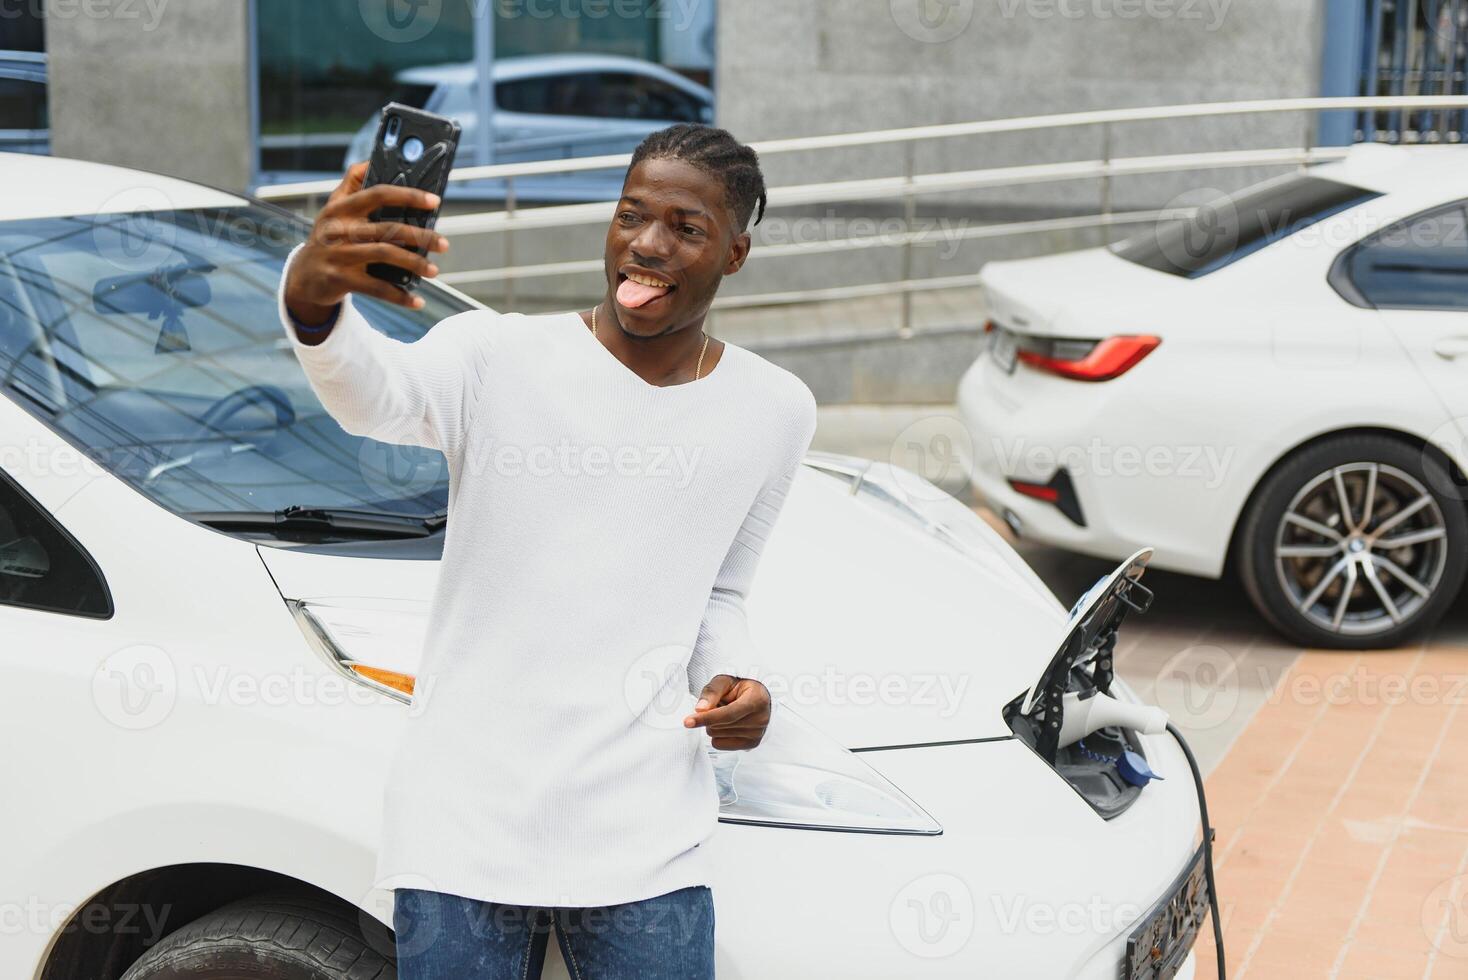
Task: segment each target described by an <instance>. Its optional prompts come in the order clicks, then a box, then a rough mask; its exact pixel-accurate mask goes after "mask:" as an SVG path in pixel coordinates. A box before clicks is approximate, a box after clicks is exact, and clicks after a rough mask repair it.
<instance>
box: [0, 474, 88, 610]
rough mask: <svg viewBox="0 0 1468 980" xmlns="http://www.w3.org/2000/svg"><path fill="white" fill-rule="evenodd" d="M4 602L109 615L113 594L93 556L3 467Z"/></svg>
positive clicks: (0, 592) (0, 582) (0, 573)
mask: <svg viewBox="0 0 1468 980" xmlns="http://www.w3.org/2000/svg"><path fill="white" fill-rule="evenodd" d="M0 604H3V605H7V606H23V607H25V608H27V609H41V610H45V611H46V612H56V613H67V614H69V615H72V616H91V617H97V618H101V619H106V618H107V617H109V616H111V615H112V597H111V596H110V595H109V594H108V592H107V585H106V583H105V582H103V580H102V573H101V571H100V570H99V569H98V568H97V565H96V562H94V561H93V560H92V557H91V556H90V555H88V554H87V553H86V551H85V550H83V549H82V547H81V545H79V544H77V542H76V541H75V539H73V538H72V537H71V535H69V534H67V533H66V531H65V530H63V529H62V527H61V526H60V525H59V524H57V523H56V521H55V520H53V519H52V517H51V515H50V514H48V513H46V512H45V511H44V510H42V509H41V506H40V504H38V503H36V502H35V501H34V500H32V499H31V497H30V496H29V495H28V494H27V493H26V492H25V491H24V490H22V489H21V488H20V487H19V486H18V485H17V484H16V483H15V482H13V481H12V480H11V478H10V477H9V476H8V475H7V474H5V473H3V472H0Z"/></svg>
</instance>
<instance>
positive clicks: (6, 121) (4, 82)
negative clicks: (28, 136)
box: [0, 78, 50, 129]
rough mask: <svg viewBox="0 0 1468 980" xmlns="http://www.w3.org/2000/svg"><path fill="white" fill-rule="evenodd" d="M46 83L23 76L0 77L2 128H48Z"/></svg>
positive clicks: (0, 121)
mask: <svg viewBox="0 0 1468 980" xmlns="http://www.w3.org/2000/svg"><path fill="white" fill-rule="evenodd" d="M49 127H50V124H49V123H48V122H47V121H46V85H45V83H44V82H32V81H28V80H26V79H22V78H0V129H48V128H49Z"/></svg>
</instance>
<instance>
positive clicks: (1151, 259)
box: [1111, 174, 1380, 279]
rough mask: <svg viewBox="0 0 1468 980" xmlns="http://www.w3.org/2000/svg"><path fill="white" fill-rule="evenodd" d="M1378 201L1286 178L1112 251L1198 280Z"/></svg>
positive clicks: (1363, 193) (1350, 189)
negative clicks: (1340, 213) (1320, 224)
mask: <svg viewBox="0 0 1468 980" xmlns="http://www.w3.org/2000/svg"><path fill="white" fill-rule="evenodd" d="M1378 196H1380V195H1378V194H1377V193H1375V192H1374V191H1368V190H1365V189H1363V188H1360V187H1355V186H1353V185H1351V184H1344V183H1341V182H1340V181H1335V180H1326V179H1324V178H1321V177H1305V176H1299V175H1295V174H1286V175H1284V176H1282V177H1277V178H1274V179H1272V180H1267V181H1265V182H1264V183H1262V184H1256V185H1254V186H1253V187H1250V188H1247V189H1246V190H1243V191H1241V192H1239V193H1237V194H1233V195H1229V196H1225V197H1221V198H1218V199H1217V200H1214V201H1210V202H1208V203H1207V204H1204V205H1202V206H1200V207H1199V208H1197V209H1196V210H1194V211H1192V212H1191V213H1190V214H1188V215H1186V216H1184V217H1178V218H1170V219H1166V220H1162V221H1159V222H1157V223H1156V224H1155V225H1154V226H1152V227H1150V228H1148V229H1147V230H1146V231H1144V232H1142V233H1141V234H1138V235H1134V236H1132V237H1130V238H1127V239H1124V240H1122V241H1120V242H1117V243H1115V244H1114V245H1112V246H1111V250H1112V251H1113V252H1115V253H1116V254H1117V255H1119V256H1121V257H1122V258H1124V259H1126V260H1128V261H1130V262H1135V263H1137V264H1138V265H1144V266H1146V267H1147V268H1149V269H1156V270H1157V271H1158V272H1166V273H1168V274H1169V275H1174V276H1182V277H1184V278H1187V279H1197V278H1198V277H1200V276H1206V275H1208V274H1209V273H1210V272H1217V271H1218V270H1219V269H1222V268H1224V267H1225V266H1228V265H1231V264H1233V263H1234V262H1237V261H1238V260H1239V259H1241V258H1243V257H1244V256H1246V255H1249V254H1251V253H1253V252H1257V251H1258V250H1259V249H1261V248H1264V247H1265V246H1266V245H1269V244H1271V243H1273V242H1277V241H1280V240H1282V239H1284V238H1288V237H1289V236H1290V235H1293V234H1295V233H1296V232H1297V231H1300V230H1301V229H1302V228H1306V227H1308V226H1310V225H1312V224H1314V223H1315V222H1317V221H1321V220H1323V219H1325V218H1328V217H1330V216H1331V215H1333V214H1336V213H1338V212H1341V211H1344V210H1346V209H1347V208H1353V207H1356V206H1357V205H1358V204H1364V203H1365V202H1366V201H1369V200H1371V199H1372V198H1374V197H1378Z"/></svg>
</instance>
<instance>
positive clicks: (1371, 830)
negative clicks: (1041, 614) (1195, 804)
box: [1019, 543, 1468, 980]
mask: <svg viewBox="0 0 1468 980" xmlns="http://www.w3.org/2000/svg"><path fill="white" fill-rule="evenodd" d="M1019 548H1020V550H1021V552H1022V553H1023V554H1024V555H1025V557H1026V558H1027V559H1028V560H1029V561H1030V563H1031V564H1032V565H1034V566H1035V568H1036V569H1037V570H1039V572H1040V574H1041V575H1042V576H1043V577H1044V578H1045V580H1046V582H1047V583H1048V584H1049V585H1050V586H1051V588H1052V589H1054V590H1055V591H1056V592H1057V594H1058V595H1060V597H1061V598H1062V600H1067V601H1068V600H1069V599H1071V598H1074V597H1075V596H1077V595H1079V594H1080V592H1081V591H1083V590H1084V589H1085V588H1086V587H1087V586H1088V585H1089V584H1090V583H1091V582H1092V581H1094V580H1095V579H1096V577H1097V576H1099V575H1101V574H1103V573H1104V572H1106V571H1108V570H1109V567H1110V563H1108V562H1101V561H1096V560H1093V559H1089V558H1081V557H1077V556H1074V555H1068V554H1065V553H1063V552H1059V551H1056V550H1055V549H1051V548H1045V547H1043V546H1038V545H1028V544H1023V543H1020V544H1019ZM1147 583H1148V584H1149V585H1150V586H1151V587H1152V588H1153V589H1154V590H1155V591H1156V594H1157V597H1156V600H1155V602H1154V605H1153V607H1152V610H1151V611H1150V612H1148V613H1147V614H1146V615H1145V616H1136V617H1133V618H1132V619H1131V620H1129V621H1128V624H1127V626H1126V627H1124V628H1123V632H1124V639H1123V640H1122V641H1119V642H1118V645H1117V646H1118V654H1119V655H1118V665H1119V670H1120V672H1121V674H1122V675H1123V676H1124V677H1125V678H1126V679H1127V681H1128V683H1130V684H1131V685H1132V686H1133V688H1134V689H1135V690H1136V691H1137V692H1138V694H1140V695H1141V696H1143V697H1145V698H1148V699H1150V700H1154V701H1155V702H1156V703H1158V704H1161V705H1163V706H1164V707H1166V708H1167V709H1168V711H1169V713H1170V714H1171V715H1172V716H1173V719H1174V721H1176V722H1177V723H1178V724H1179V727H1181V728H1182V729H1183V730H1184V731H1185V732H1186V733H1187V734H1188V736H1189V741H1190V742H1191V743H1192V744H1193V746H1194V749H1195V751H1196V753H1197V755H1198V757H1199V762H1200V764H1201V765H1203V766H1204V767H1205V770H1206V771H1207V773H1208V777H1207V783H1208V801H1209V807H1210V809H1211V813H1210V816H1211V818H1212V820H1213V823H1214V825H1215V827H1216V828H1217V830H1218V840H1217V845H1216V846H1217V850H1216V865H1217V873H1218V887H1219V892H1220V897H1221V900H1222V903H1223V906H1222V919H1223V923H1224V952H1225V956H1226V958H1227V960H1228V964H1229V971H1228V972H1229V976H1230V977H1234V978H1238V980H1242V978H1245V977H1250V978H1260V980H1274V978H1277V977H1289V978H1292V980H1305V978H1316V977H1320V978H1341V980H1346V978H1350V980H1357V978H1373V980H1375V978H1382V980H1385V978H1429V977H1430V978H1435V980H1444V978H1456V977H1468V752H1465V751H1464V749H1465V748H1468V712H1465V711H1463V710H1461V708H1462V705H1463V703H1464V702H1465V701H1468V600H1465V601H1460V602H1459V603H1458V605H1457V608H1455V609H1454V610H1453V611H1452V612H1451V613H1450V614H1449V616H1448V617H1447V619H1446V620H1444V622H1443V623H1442V624H1441V625H1440V626H1439V628H1438V629H1437V630H1435V631H1434V633H1433V635H1432V636H1430V637H1428V638H1427V639H1426V642H1423V643H1420V644H1418V645H1416V646H1414V647H1411V648H1408V649H1402V650H1384V651H1370V652H1365V653H1342V652H1336V651H1324V650H1299V649H1297V648H1293V647H1290V646H1289V645H1287V644H1285V643H1283V642H1281V641H1280V640H1279V639H1278V638H1276V637H1275V636H1274V635H1273V634H1272V633H1271V632H1270V631H1269V630H1268V629H1267V628H1266V627H1265V626H1264V625H1263V623H1262V622H1260V621H1259V619H1258V618H1257V617H1256V616H1255V615H1254V613H1253V610H1252V609H1251V608H1250V607H1249V606H1248V604H1247V603H1246V602H1245V601H1244V599H1243V597H1242V595H1241V594H1240V593H1239V590H1238V588H1237V586H1235V585H1234V584H1233V583H1232V582H1227V581H1225V582H1207V581H1202V580H1198V579H1192V578H1189V577H1187V576H1183V575H1171V574H1168V573H1165V572H1150V573H1148V576H1147ZM1199 952H1200V967H1201V968H1200V970H1199V974H1198V976H1199V978H1200V980H1202V978H1206V977H1211V976H1214V975H1215V973H1214V971H1215V967H1214V956H1213V949H1212V942H1211V939H1210V938H1209V937H1205V940H1204V941H1200V943H1199Z"/></svg>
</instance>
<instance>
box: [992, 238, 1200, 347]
mask: <svg viewBox="0 0 1468 980" xmlns="http://www.w3.org/2000/svg"><path fill="white" fill-rule="evenodd" d="M981 280H982V283H983V287H984V297H985V300H986V302H987V304H988V312H989V316H990V317H991V318H992V319H993V320H995V321H996V322H997V323H998V324H999V325H1000V326H1003V327H1008V328H1009V329H1011V330H1016V331H1019V332H1020V333H1026V334H1034V335H1040V336H1052V337H1095V336H1098V333H1097V329H1098V327H1099V328H1101V330H1102V333H1101V334H1099V335H1103V336H1109V335H1111V334H1124V333H1137V332H1139V331H1140V329H1141V325H1140V324H1139V323H1138V317H1139V315H1142V314H1143V310H1142V309H1140V307H1142V306H1143V305H1145V306H1147V307H1153V306H1157V305H1160V304H1162V303H1164V302H1165V301H1166V300H1167V299H1168V298H1169V297H1172V296H1174V295H1175V294H1176V293H1177V292H1178V291H1180V290H1184V289H1187V288H1188V287H1189V286H1193V287H1195V288H1196V285H1197V284H1196V282H1194V281H1193V280H1189V279H1183V278H1180V277H1178V276H1170V275H1168V274H1167V273H1165V272H1158V271H1157V270H1155V269H1149V268H1147V267H1146V266H1142V265H1137V264H1136V263H1135V262H1128V261H1127V260H1126V259H1123V258H1121V257H1120V256H1118V255H1116V254H1114V253H1113V252H1112V251H1111V250H1110V249H1105V248H1087V249H1082V250H1080V251H1076V252H1062V253H1060V254H1059V255H1046V256H1041V257H1039V258H1033V259H1014V260H1010V261H1003V262H989V263H987V264H986V265H985V266H984V269H983V272H982V273H981Z"/></svg>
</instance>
